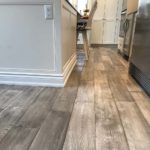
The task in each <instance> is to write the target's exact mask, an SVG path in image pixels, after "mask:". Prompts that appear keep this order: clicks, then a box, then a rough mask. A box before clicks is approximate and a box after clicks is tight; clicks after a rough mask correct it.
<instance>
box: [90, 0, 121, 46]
mask: <svg viewBox="0 0 150 150" xmlns="http://www.w3.org/2000/svg"><path fill="white" fill-rule="evenodd" d="M122 2H123V0H111V1H110V0H98V7H97V10H96V13H95V15H94V19H93V27H92V36H91V44H117V41H118V40H117V39H118V33H119V32H118V31H119V28H120V18H121V10H122Z"/></svg>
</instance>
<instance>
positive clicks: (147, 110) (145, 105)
mask: <svg viewBox="0 0 150 150" xmlns="http://www.w3.org/2000/svg"><path fill="white" fill-rule="evenodd" d="M131 95H132V96H133V98H134V100H135V102H136V104H137V105H138V107H139V109H140V110H141V112H142V114H143V116H144V118H145V119H146V121H147V123H148V124H149V126H150V98H149V97H148V96H147V95H146V94H144V93H143V92H131Z"/></svg>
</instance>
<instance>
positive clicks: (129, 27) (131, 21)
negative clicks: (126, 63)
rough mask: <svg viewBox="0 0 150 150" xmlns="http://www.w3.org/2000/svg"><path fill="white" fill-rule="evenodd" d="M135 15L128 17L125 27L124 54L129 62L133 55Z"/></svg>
mask: <svg viewBox="0 0 150 150" xmlns="http://www.w3.org/2000/svg"><path fill="white" fill-rule="evenodd" d="M135 15H136V13H131V14H129V15H127V17H126V21H125V23H124V25H123V28H124V32H125V38H124V48H123V54H124V56H125V58H126V59H127V60H128V59H129V57H130V56H131V53H132V43H133V42H132V41H133V36H134V31H135Z"/></svg>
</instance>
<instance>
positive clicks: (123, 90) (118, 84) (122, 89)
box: [109, 73, 133, 102]
mask: <svg viewBox="0 0 150 150" xmlns="http://www.w3.org/2000/svg"><path fill="white" fill-rule="evenodd" d="M109 85H110V89H111V91H112V93H113V96H114V98H115V100H116V101H131V102H132V101H133V98H132V96H131V94H130V93H129V91H128V89H127V87H126V85H125V84H124V82H123V81H122V80H121V79H120V77H119V76H118V75H114V73H112V74H109Z"/></svg>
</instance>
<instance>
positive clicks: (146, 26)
mask: <svg viewBox="0 0 150 150" xmlns="http://www.w3.org/2000/svg"><path fill="white" fill-rule="evenodd" d="M144 1H145V2H144ZM141 2H142V1H141ZM148 2H149V3H148ZM131 62H132V63H133V64H135V65H136V67H137V68H139V69H140V70H141V71H142V72H143V73H144V74H145V75H146V76H148V77H149V78H150V0H143V3H141V5H140V8H139V12H138V14H137V20H136V28H135V36H134V42H133V53H132V57H131Z"/></svg>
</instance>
